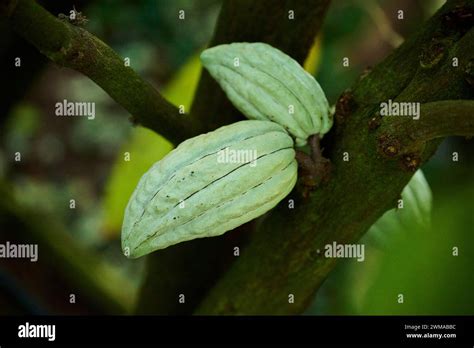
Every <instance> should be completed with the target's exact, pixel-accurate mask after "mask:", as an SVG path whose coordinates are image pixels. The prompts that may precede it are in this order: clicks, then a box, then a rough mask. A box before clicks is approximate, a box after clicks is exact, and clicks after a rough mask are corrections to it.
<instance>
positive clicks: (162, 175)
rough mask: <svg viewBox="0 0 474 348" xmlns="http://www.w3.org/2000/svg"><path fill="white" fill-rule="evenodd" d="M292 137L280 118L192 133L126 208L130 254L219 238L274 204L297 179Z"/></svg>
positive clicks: (144, 181)
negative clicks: (277, 121)
mask: <svg viewBox="0 0 474 348" xmlns="http://www.w3.org/2000/svg"><path fill="white" fill-rule="evenodd" d="M293 146H294V143H293V139H292V138H291V136H290V135H289V134H288V133H287V132H286V131H285V130H284V129H283V127H281V126H279V125H278V124H276V123H273V122H268V121H255V120H250V121H241V122H237V123H234V124H231V125H228V126H224V127H221V128H219V129H217V130H215V131H213V132H210V133H207V134H202V135H199V136H197V137H194V138H191V139H188V140H186V141H184V142H183V143H181V144H180V145H179V146H178V147H177V148H176V149H174V150H173V151H171V152H170V153H169V154H168V155H167V156H166V157H164V158H163V159H162V160H160V161H158V162H157V163H155V164H154V165H153V166H152V167H151V168H150V169H149V170H148V172H146V173H145V174H144V175H143V177H142V178H141V179H140V181H139V183H138V185H137V187H136V189H135V191H134V192H133V194H132V196H131V198H130V200H129V203H128V205H127V208H126V210H125V217H124V223H123V226H122V250H123V252H124V254H125V255H126V256H128V257H131V258H136V257H140V256H143V255H145V254H148V253H150V252H152V251H155V250H158V249H163V248H166V247H168V246H170V245H173V244H177V243H180V242H183V241H187V240H191V239H195V238H202V237H211V236H218V235H221V234H223V233H225V232H226V231H229V230H232V229H233V228H235V227H237V226H239V225H242V224H244V223H246V222H248V221H250V220H252V219H254V218H256V217H258V216H260V215H262V214H264V213H265V212H267V211H268V210H270V209H271V208H273V207H274V206H275V205H276V204H277V203H278V202H279V201H280V200H282V199H283V198H284V197H285V196H286V195H287V194H288V193H289V192H290V191H291V190H292V189H293V187H294V185H295V182H296V178H297V162H296V160H295V151H294V149H293Z"/></svg>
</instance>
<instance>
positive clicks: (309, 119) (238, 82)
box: [201, 42, 333, 146]
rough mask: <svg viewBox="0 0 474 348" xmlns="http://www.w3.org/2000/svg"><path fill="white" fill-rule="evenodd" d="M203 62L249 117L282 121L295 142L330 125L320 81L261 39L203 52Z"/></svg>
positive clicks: (327, 129)
mask: <svg viewBox="0 0 474 348" xmlns="http://www.w3.org/2000/svg"><path fill="white" fill-rule="evenodd" d="M201 61H202V64H203V66H204V67H205V68H206V69H207V70H208V71H209V73H210V74H211V76H212V77H214V79H215V80H216V81H217V82H218V83H219V85H220V86H221V87H222V89H223V90H224V91H225V92H226V94H227V97H228V98H229V99H230V101H231V102H232V103H233V104H234V106H235V107H236V108H237V109H239V110H240V111H241V112H242V113H243V114H244V115H245V116H246V117H247V118H250V119H255V120H269V121H274V122H276V123H278V124H280V125H282V126H283V127H284V128H285V129H286V130H287V131H288V132H289V133H290V134H291V135H292V136H293V137H294V138H295V141H296V145H297V146H302V145H304V144H306V139H307V138H308V137H309V136H310V135H313V134H319V135H320V137H322V136H323V135H324V134H325V133H327V132H328V131H329V129H330V128H331V126H332V123H333V118H332V112H331V110H330V107H329V103H328V101H327V99H326V96H325V94H324V92H323V90H322V89H321V86H320V85H319V83H318V82H317V81H316V80H315V79H314V77H313V76H311V75H310V74H309V73H308V72H306V71H305V70H304V69H303V68H302V67H301V66H300V65H299V64H298V62H297V61H295V60H294V59H292V58H291V57H289V56H288V55H286V54H285V53H283V52H281V51H280V50H278V49H276V48H274V47H272V46H270V45H268V44H265V43H260V42H257V43H232V44H227V45H220V46H215V47H212V48H209V49H207V50H205V51H204V52H203V53H202V54H201Z"/></svg>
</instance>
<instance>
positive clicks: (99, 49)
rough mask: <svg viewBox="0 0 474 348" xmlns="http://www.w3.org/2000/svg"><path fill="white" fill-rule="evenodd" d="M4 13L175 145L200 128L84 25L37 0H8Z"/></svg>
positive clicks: (39, 44)
mask: <svg viewBox="0 0 474 348" xmlns="http://www.w3.org/2000/svg"><path fill="white" fill-rule="evenodd" d="M0 15H1V16H3V17H7V18H8V20H9V25H10V26H11V27H12V28H13V29H14V30H15V32H17V33H18V34H19V35H20V36H22V37H23V38H25V39H26V40H27V41H28V42H30V43H31V44H32V45H33V46H35V47H36V48H37V49H38V50H39V51H40V52H41V53H42V54H44V55H45V56H47V57H48V58H49V59H51V60H52V61H53V62H55V63H56V64H58V65H60V66H64V67H67V68H71V69H73V70H76V71H79V72H81V73H83V74H84V75H86V76H88V77H89V78H90V79H91V80H93V81H94V82H95V83H97V84H98V85H99V86H100V87H102V88H103V89H104V91H106V92H107V93H108V94H109V95H110V96H111V97H112V98H113V99H114V100H115V101H116V102H117V103H119V104H120V105H122V106H123V107H124V108H125V109H126V110H127V111H129V112H130V113H131V114H132V115H133V118H134V120H135V122H136V123H139V124H141V125H143V126H145V127H148V128H150V129H152V130H154V131H156V132H157V133H159V134H161V135H163V136H164V137H166V138H167V139H169V140H170V141H171V142H173V143H175V144H178V143H179V142H181V141H183V140H184V139H187V138H189V137H191V136H193V135H195V134H197V133H198V132H199V128H200V127H199V126H198V122H197V121H196V119H195V118H192V117H189V116H185V115H182V114H180V113H179V112H178V110H177V108H176V107H175V106H173V105H172V104H171V103H169V102H168V101H166V100H165V99H164V98H163V97H162V96H161V95H160V94H159V93H158V92H157V91H156V89H155V88H153V87H152V85H151V84H150V83H148V82H147V81H145V80H144V79H142V78H141V77H140V76H139V75H138V74H137V73H136V72H135V71H134V70H133V69H132V68H130V67H127V66H125V64H124V60H123V59H122V58H121V57H120V56H119V55H118V54H117V53H115V51H114V50H113V49H112V48H110V47H109V46H107V45H106V44H105V43H104V42H102V41H101V40H100V39H98V38H97V37H95V36H94V35H92V34H90V33H89V32H88V31H86V30H85V29H83V28H81V27H78V26H74V25H72V24H70V23H68V22H67V21H63V20H59V19H58V18H56V17H54V16H53V15H52V14H50V13H49V12H48V11H46V10H45V9H44V8H43V7H41V6H40V5H39V4H37V3H36V2H35V1H34V0H6V1H4V2H3V3H2V5H1V6H0Z"/></svg>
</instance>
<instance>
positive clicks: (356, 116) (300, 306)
mask: <svg viewBox="0 0 474 348" xmlns="http://www.w3.org/2000/svg"><path fill="white" fill-rule="evenodd" d="M473 13H474V1H472V0H469V1H448V2H447V3H446V4H445V5H444V6H443V7H442V8H441V9H440V10H439V11H438V12H437V14H436V15H435V16H434V17H433V18H432V19H430V20H429V21H428V22H427V23H426V24H425V25H423V27H422V28H421V30H420V31H419V32H418V33H416V34H415V35H413V36H412V37H411V38H409V39H408V40H407V41H405V43H404V44H403V45H402V46H400V47H399V48H398V49H397V50H395V51H394V52H393V53H392V54H391V55H390V56H389V57H387V58H386V59H385V60H384V61H383V62H381V63H380V64H378V65H377V66H376V67H375V68H374V69H373V71H372V72H371V73H370V74H369V75H367V76H365V77H364V78H361V79H360V81H358V82H357V83H356V84H355V85H354V86H353V88H352V89H351V90H349V91H348V92H346V93H344V94H343V96H341V98H340V100H339V102H338V104H337V105H336V110H337V111H336V117H335V120H336V123H335V126H334V128H333V130H332V131H331V133H330V134H328V135H327V136H325V138H324V141H325V143H324V144H323V146H324V147H325V149H326V150H325V151H327V152H325V153H326V154H327V155H329V156H328V157H329V158H330V159H331V161H332V163H333V171H332V177H331V179H330V181H329V183H328V184H327V186H325V187H322V188H320V189H318V190H316V191H315V192H314V193H313V194H312V196H311V198H310V200H309V201H307V202H306V201H303V200H302V199H301V198H300V196H299V195H298V193H297V192H293V193H292V194H291V195H290V196H289V197H288V199H294V200H295V208H294V209H292V208H291V205H289V204H288V201H287V200H284V201H282V203H281V204H280V205H279V206H278V207H277V208H276V209H274V210H273V211H272V212H271V213H270V214H268V215H267V216H266V217H263V219H262V221H261V224H260V225H259V226H260V228H259V229H258V230H257V231H256V233H255V234H254V235H252V238H251V240H250V242H249V244H248V245H247V247H246V248H245V250H243V252H241V255H240V257H238V260H237V261H236V262H234V264H233V265H232V266H231V268H230V269H229V271H227V272H226V274H225V275H224V276H223V277H222V278H221V279H220V280H219V281H218V282H217V284H216V286H215V287H214V288H213V289H212V290H211V291H210V292H209V294H208V296H207V298H206V299H205V300H204V301H203V302H202V303H201V304H200V306H199V308H198V310H197V311H196V313H197V314H296V313H301V312H303V311H304V310H305V309H306V308H307V306H308V304H309V303H310V301H311V300H312V299H313V297H314V294H315V292H316V291H317V289H318V288H319V286H320V285H321V284H322V283H323V281H324V280H325V278H326V277H327V276H328V274H329V273H330V272H331V270H332V269H333V268H334V266H335V264H336V259H335V258H330V257H325V256H324V251H325V246H326V245H328V244H331V243H333V242H337V243H354V242H356V241H357V240H358V239H359V238H360V237H361V236H362V235H363V234H364V233H365V231H367V229H368V228H369V227H370V226H371V225H372V224H373V223H374V222H375V221H376V219H377V218H378V217H380V216H381V215H382V214H383V213H384V212H385V211H386V210H388V209H390V208H392V207H393V206H395V204H396V200H397V199H398V197H399V195H400V192H401V191H402V189H403V187H404V186H405V185H406V184H407V183H408V181H409V179H410V177H411V176H412V174H413V171H414V170H416V169H417V168H418V167H419V166H420V165H421V164H422V163H424V162H425V161H426V160H428V159H429V158H430V156H431V155H432V154H433V153H434V151H435V150H436V148H437V146H438V145H439V143H440V139H436V140H433V141H428V142H422V143H421V144H420V145H421V146H419V147H417V148H416V149H415V148H413V149H412V153H410V154H409V155H410V156H407V155H405V156H398V155H397V154H395V155H394V156H392V157H389V156H386V155H384V154H381V153H380V150H379V149H380V148H381V147H382V148H383V149H385V150H388V152H390V149H391V147H390V145H393V143H391V142H392V141H393V138H396V137H399V136H403V131H405V130H406V129H403V127H401V126H399V127H400V128H397V127H396V126H395V124H394V125H393V127H394V128H392V126H391V122H399V121H396V119H397V118H396V117H391V118H383V119H382V120H380V119H379V118H380V115H378V111H379V110H380V104H381V102H387V100H388V99H393V100H394V101H406V102H410V101H413V102H419V103H428V104H426V105H425V106H424V111H423V112H427V110H428V111H432V114H431V116H432V117H430V118H428V115H427V116H426V120H424V121H423V122H426V124H425V125H426V126H427V127H429V129H430V130H429V131H428V132H427V133H428V135H426V139H425V140H428V139H430V138H431V137H437V136H445V135H448V134H458V133H461V134H462V135H466V133H469V132H464V131H460V130H459V129H460V127H461V126H460V125H457V126H455V129H452V128H450V127H451V126H450V125H448V124H449V123H450V121H449V117H450V114H449V113H445V114H444V116H445V117H446V119H444V120H443V122H442V124H444V125H445V126H446V128H437V126H436V125H434V124H435V123H436V122H438V121H439V120H440V118H442V116H443V112H442V111H434V109H435V108H436V107H441V108H444V110H445V111H446V108H447V107H449V104H445V103H447V102H440V103H442V104H438V105H437V104H434V103H433V104H432V103H429V102H434V101H437V100H446V99H467V100H471V99H473V96H474V91H473V88H472V85H471V84H470V81H472V62H473V61H474V29H472V24H473V22H472V21H473V18H474V16H473ZM440 47H442V49H440ZM453 58H458V60H459V62H460V64H459V65H458V66H455V65H453V61H454V60H453ZM448 103H455V102H454V101H450V102H448ZM466 103H468V105H467V106H466ZM471 103H472V102H471V101H469V102H466V101H460V102H459V104H457V105H459V106H456V109H457V108H459V109H463V110H464V111H467V112H469V111H470V110H472V109H471ZM451 105H452V104H451ZM465 107H466V108H465ZM459 112H460V114H459V115H462V111H459ZM456 114H457V112H456ZM422 117H423V116H422ZM469 119H472V114H467V115H466V114H464V116H460V119H458V120H457V121H459V122H467V123H468V124H469V125H471V122H472V121H469ZM430 120H431V121H430ZM404 122H409V121H407V120H405V121H404ZM416 122H418V121H417V120H412V121H411V122H410V123H406V127H407V128H408V127H409V126H408V125H409V124H411V125H412V126H413V127H416V128H418V129H419V131H420V132H422V131H421V130H420V129H423V125H422V124H420V126H416ZM440 127H441V126H440ZM469 127H471V126H469ZM397 129H398V130H397ZM392 131H393V134H392V133H391V132H392ZM420 134H421V133H420ZM471 134H472V133H471ZM421 136H424V135H421ZM290 294H291V295H293V296H294V303H290V301H288V296H289V295H290Z"/></svg>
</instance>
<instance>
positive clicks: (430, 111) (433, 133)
mask: <svg viewBox="0 0 474 348" xmlns="http://www.w3.org/2000/svg"><path fill="white" fill-rule="evenodd" d="M379 133H380V135H379V137H380V140H379V144H380V145H382V146H383V144H384V137H385V136H386V134H389V135H390V142H389V143H390V144H391V145H392V146H393V151H395V153H396V154H397V155H403V154H407V153H410V152H413V151H415V150H416V149H418V148H420V147H422V146H423V145H424V144H425V143H426V142H428V141H429V140H433V139H436V138H441V137H447V136H450V135H459V136H472V135H473V134H474V101H472V100H443V101H438V102H431V103H426V104H422V105H421V107H420V118H419V119H418V120H413V119H411V118H405V117H396V118H394V119H393V120H390V122H386V124H385V125H384V126H382V127H381V130H380V131H379ZM382 146H381V147H380V149H379V150H380V152H381V153H384V154H387V148H386V147H385V148H384V147H382ZM385 146H387V144H385ZM389 157H391V156H389Z"/></svg>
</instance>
